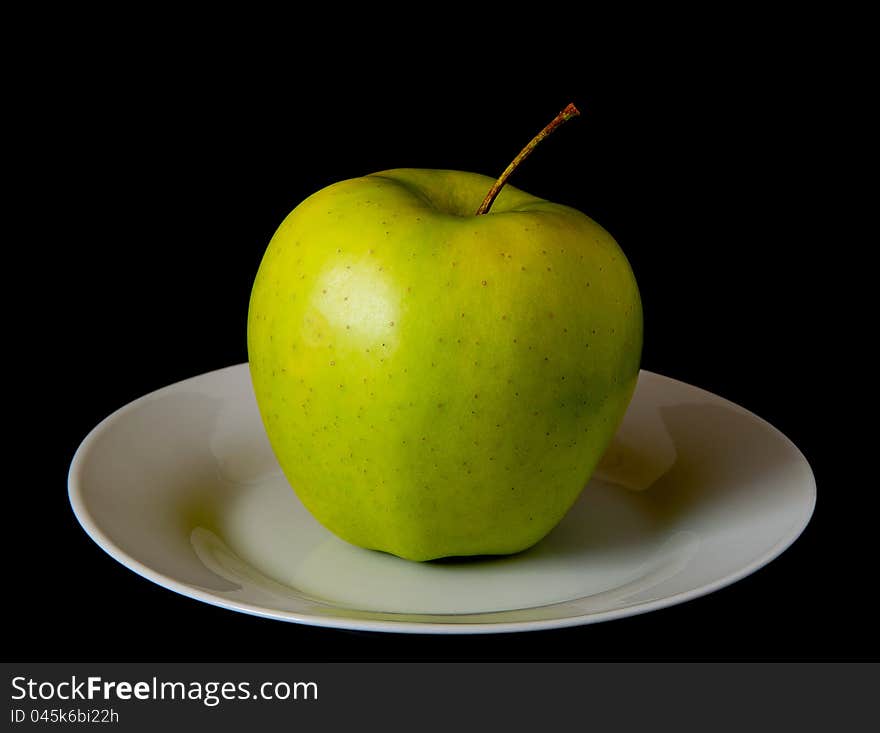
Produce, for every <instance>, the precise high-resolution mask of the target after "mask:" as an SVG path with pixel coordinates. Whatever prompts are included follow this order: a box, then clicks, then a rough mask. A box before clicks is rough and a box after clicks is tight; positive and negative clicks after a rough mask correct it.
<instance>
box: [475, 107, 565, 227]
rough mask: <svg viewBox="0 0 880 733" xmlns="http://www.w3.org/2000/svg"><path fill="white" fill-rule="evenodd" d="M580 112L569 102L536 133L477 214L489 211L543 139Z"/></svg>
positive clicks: (513, 161) (493, 188)
mask: <svg viewBox="0 0 880 733" xmlns="http://www.w3.org/2000/svg"><path fill="white" fill-rule="evenodd" d="M579 114H580V110H579V109H578V108H577V107H575V106H574V105H573V104H571V103H569V104H568V106H566V108H565V109H564V110H562V112H560V113H559V114H558V115H556V117H554V118H553V121H552V122H550V124H549V125H547V127H545V128H544V129H543V130H541V132H539V133H538V134H537V135H535V136H534V137H533V138H532V140H531V142H530V143H529V144H528V145H526V146H525V147H524V148H523V149H522V150H520V151H519V155H517V156H516V157H515V158H514V159H513V160H512V161H511V163H510V165H509V166H507V168H505V169H504V173H502V174H501V176H500V177H499V178H498V180H497V181H495V183H493V184H492V188H490V189H489V193H487V194H486V198H484V199H483V203H481V204H480V208H479V209H477V214H476V215H477V216H479V215H480V214H487V213H489V209H490V208H491V206H492V204H493V203H494V202H495V198H496V197H497V196H498V194H499V193H500V192H501V189H502V188H503V186H504V184H505V183H507V179H508V178H510V174H511V173H513V172H514V171H515V170H516V168H517V166H518V165H519V164H520V163H522V162H523V161H524V160H525V159H526V158H528V157H529V155H531V153H532V151H533V150H534V149H535V147H536V146H537V145H538V143H539V142H541V140H543V139H544V138H545V137H547V135H549V134H550V133H551V132H553V131H554V130H555V129H556V128H557V127H559V126H560V125H561V124H562V123H564V122H568V121H569V120H570V119H571V118H572V117H577V116H578V115H579Z"/></svg>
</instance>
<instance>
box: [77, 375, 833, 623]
mask: <svg viewBox="0 0 880 733" xmlns="http://www.w3.org/2000/svg"><path fill="white" fill-rule="evenodd" d="M247 367H248V362H240V363H237V364H231V365H229V366H225V367H221V368H219V369H212V370H210V371H207V372H203V373H202V374H197V375H195V376H192V377H187V378H185V379H181V380H178V381H176V382H172V383H170V384H167V385H165V386H164V387H160V388H159V389H156V390H153V391H151V392H147V393H146V394H144V395H141V396H140V397H138V398H136V399H134V400H132V401H130V402H128V403H126V404H124V405H122V406H121V407H119V408H117V409H116V410H114V411H113V412H111V413H110V414H109V415H107V416H106V417H105V418H104V419H102V420H101V421H100V422H98V423H97V424H96V425H95V426H94V427H93V428H92V429H91V430H90V431H89V432H88V433H87V434H86V436H85V438H83V440H82V441H81V442H80V444H79V446H78V447H77V449H76V451H75V452H74V454H73V458H72V459H71V462H70V467H69V469H68V473H67V495H68V500H69V502H70V505H71V508H72V509H73V513H74V516H75V517H76V519H77V521H78V522H79V524H80V526H81V527H82V529H83V530H84V531H85V533H86V535H87V536H88V537H89V538H90V539H91V540H92V541H93V542H94V543H95V544H96V545H98V547H100V548H101V549H102V550H104V552H106V553H107V554H108V555H109V556H110V557H112V558H113V559H114V560H116V561H117V562H119V563H120V564H121V565H123V566H124V567H126V568H128V569H129V570H131V571H133V572H134V573H136V574H137V575H140V576H141V577H142V578H144V579H146V580H149V581H151V582H153V583H155V584H156V585H159V586H161V587H163V588H166V589H167V590H170V591H173V592H175V593H177V594H179V595H182V596H184V597H186V598H190V599H192V600H196V601H201V602H202V603H207V604H209V605H212V606H216V607H219V608H225V609H227V610H231V611H237V612H239V613H244V614H247V615H250V616H256V617H259V618H268V619H273V620H277V621H285V622H288V623H299V624H304V625H308V626H318V627H323V628H335V629H346V630H350V631H376V632H392V633H411V634H486V633H497V634H501V633H513V632H523V631H541V630H547V629H561V628H570V627H572V626H583V625H587V624H593V623H599V622H602V621H611V620H614V619H618V618H626V617H630V616H638V615H641V614H643V613H649V612H650V611H657V610H660V609H663V608H668V607H669V606H674V605H678V604H680V603H685V602H687V601H690V600H694V599H696V598H700V597H702V596H705V595H708V594H710V593H714V592H715V591H717V590H720V589H722V588H725V587H726V586H728V585H732V584H733V583H736V582H737V581H739V580H741V579H743V578H745V577H747V576H748V575H751V574H752V573H754V572H756V571H757V570H760V569H761V568H762V567H764V566H765V565H767V564H768V563H770V562H771V561H773V560H775V559H776V558H777V557H779V556H780V555H781V554H782V553H783V552H785V550H787V549H788V548H789V547H791V545H792V544H794V542H795V541H796V540H797V539H798V538H799V537H800V536H801V534H803V532H804V530H805V529H806V528H807V526H808V525H809V523H810V520H811V519H812V517H813V513H814V512H815V508H816V500H817V486H816V477H815V474H814V472H813V469H812V466H810V463H809V461H808V460H807V458H806V456H804V454H803V452H802V451H801V450H800V449H799V448H798V447H797V445H795V443H794V442H793V441H792V440H791V439H790V438H789V437H788V436H786V435H785V433H783V432H782V431H781V430H779V429H778V428H776V427H775V426H774V425H772V424H771V423H769V422H768V421H767V420H765V419H764V418H762V417H760V416H759V415H756V414H755V413H753V412H751V411H750V410H747V409H746V408H744V407H742V406H741V405H739V404H737V403H735V402H732V401H730V400H728V399H727V398H725V397H722V396H720V395H718V394H715V393H714V392H710V391H708V390H705V389H703V388H702V387H697V386H695V385H692V384H690V383H688V382H684V381H682V380H679V379H675V378H673V377H668V376H666V375H663V374H659V373H657V372H653V371H650V370H647V369H640V373H641V372H644V373H645V374H650V375H651V376H652V378H660V379H662V380H668V381H671V382H678V383H679V384H682V385H684V386H686V387H688V388H689V389H692V390H696V391H697V392H698V393H702V394H705V395H709V396H710V397H712V398H714V399H716V400H721V401H722V402H723V403H725V404H726V405H729V406H731V407H734V408H735V409H736V410H738V411H740V412H741V413H744V414H746V415H748V416H749V417H750V418H752V419H754V420H757V421H758V422H759V423H762V424H763V425H764V426H766V427H769V428H770V429H771V430H772V431H773V432H774V433H776V434H777V435H778V436H779V437H781V438H782V439H783V440H784V441H785V442H786V443H787V444H788V446H789V447H790V448H792V449H793V450H794V451H795V453H796V455H798V456H799V457H800V459H801V460H802V461H803V464H804V466H805V467H806V468H807V470H808V472H809V490H810V502H809V509H808V510H807V511H806V512H804V516H803V517H802V518H801V521H800V523H799V524H798V525H796V526H795V528H794V529H792V530H791V531H790V532H789V533H788V534H787V535H785V536H783V537H782V538H781V539H780V540H779V541H778V542H777V543H776V544H774V545H773V546H772V547H770V548H769V549H768V550H767V551H766V552H764V553H763V554H762V555H760V556H759V557H758V558H756V559H755V560H753V561H752V562H751V563H749V564H747V565H744V566H743V567H740V568H738V569H737V570H736V571H734V572H732V573H729V574H727V575H725V576H723V577H721V578H717V579H716V580H714V581H712V582H710V583H706V584H704V585H701V586H699V587H697V588H691V589H690V590H687V591H682V592H681V593H676V594H673V595H669V596H664V597H662V598H657V599H654V600H652V601H645V602H641V603H634V604H631V605H624V606H621V607H618V608H614V609H610V610H607V611H599V612H585V613H583V614H577V615H574V616H565V617H561V618H548V619H540V620H531V621H528V620H524V621H499V622H491V621H486V622H462V623H444V622H438V621H412V620H409V621H405V620H396V619H370V618H356V617H351V616H349V617H346V616H340V617H335V616H317V615H310V614H303V613H297V612H294V611H282V610H273V609H269V608H266V607H264V606H259V605H257V604H252V603H245V602H242V601H236V600H232V599H227V598H223V597H221V596H217V595H215V594H213V593H211V592H209V591H205V590H201V589H199V588H196V587H193V586H191V585H189V584H187V583H184V582H182V581H180V580H177V579H175V578H173V577H170V576H168V575H166V574H165V573H162V572H159V571H157V570H154V569H153V568H151V567H149V566H148V565H145V564H144V563H142V562H140V561H139V560H137V559H136V558H134V557H132V556H131V555H129V554H128V553H127V552H126V551H125V550H123V549H122V548H121V547H119V545H117V544H116V543H115V542H114V541H113V540H112V539H110V537H109V536H108V535H107V534H106V533H105V532H104V531H103V530H102V529H101V528H100V526H99V525H98V523H97V522H95V520H94V518H93V517H92V515H91V513H90V512H89V511H88V508H87V506H86V503H85V499H84V497H83V488H82V481H81V473H82V471H83V467H84V463H85V456H86V455H87V454H88V451H89V448H90V447H91V446H92V444H93V443H94V442H95V441H96V440H97V438H98V436H99V435H100V434H101V433H103V432H104V431H106V430H107V429H108V428H109V427H111V426H112V425H113V423H115V422H116V421H117V420H118V419H119V418H120V417H121V416H122V415H124V414H125V413H126V412H128V411H129V410H131V409H133V408H135V407H136V406H138V405H139V404H140V403H142V402H145V401H147V400H150V399H154V398H155V397H158V396H161V395H162V394H163V393H165V392H171V391H173V390H176V389H178V388H180V386H181V385H184V384H186V383H187V382H191V381H195V380H199V379H203V378H205V377H209V376H212V375H219V374H220V373H221V372H227V371H229V372H231V371H235V370H239V369H242V368H247ZM576 600H577V599H573V600H572V601H570V602H571V603H573V602H575V601H576ZM337 608H342V607H341V606H340V607H337ZM425 615H431V614H425ZM464 615H476V614H464Z"/></svg>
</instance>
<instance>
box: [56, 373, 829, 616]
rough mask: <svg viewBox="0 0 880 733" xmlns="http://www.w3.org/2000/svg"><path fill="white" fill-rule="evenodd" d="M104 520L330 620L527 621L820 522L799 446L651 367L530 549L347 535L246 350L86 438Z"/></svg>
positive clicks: (772, 543)
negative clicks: (310, 504) (291, 473)
mask: <svg viewBox="0 0 880 733" xmlns="http://www.w3.org/2000/svg"><path fill="white" fill-rule="evenodd" d="M68 486H69V492H70V502H71V504H72V506H73V510H74V512H75V513H76V516H77V519H78V520H79V522H80V524H82V526H83V528H84V529H85V531H86V532H87V533H88V534H89V536H90V537H91V538H92V539H93V540H95V542H97V543H98V544H99V545H100V546H101V547H102V548H104V550H106V551H107V552H108V553H109V554H110V555H111V556H113V557H114V558H116V559H117V560H118V561H119V562H121V563H122V564H123V565H125V566H126V567H128V568H130V569H131V570H134V571H135V572H136V573H139V574H140V575H142V576H144V577H145V578H148V579H149V580H152V581H153V582H155V583H158V584H159V585H162V586H164V587H166V588H170V589H171V590H174V591H177V592H178V593H182V594H183V595H185V596H189V597H191V598H196V599H198V600H201V601H205V602H206V603H212V604H214V605H217V606H223V607H224V608H229V609H232V610H235V611H241V612H244V613H251V614H254V615H257V616H265V617H268V618H276V619H281V620H284V621H296V622H300V623H306V624H314V625H317V626H331V627H342V628H348V629H366V630H373V631H409V632H421V633H424V632H430V633H473V632H501V631H524V630H531V629H546V628H556V627H562V626H572V625H576V624H585V623H591V622H595V621H604V620H607V619H612V618H619V617H622V616H631V615H633V614H637V613H643V612H645V611H650V610H653V609H656V608H663V607H665V606H670V605H672V604H675V603H680V602H682V601H686V600H688V599H691V598H695V597H697V596H700V595H703V594H705V593H709V592H711V591H713V590H716V589H718V588H721V587H723V586H725V585H728V584H730V583H732V582H734V581H736V580H738V579H739V578H742V577H744V576H746V575H748V574H749V573H751V572H754V571H755V570H756V569H758V568H760V567H761V566H762V565H764V564H766V563H767V562H769V561H770V560H772V559H773V558H775V557H776V556H778V555H779V554H780V553H781V552H782V551H783V550H785V548H786V547H788V546H789V545H790V544H791V543H792V542H793V541H794V540H795V539H796V538H797V537H798V535H800V533H801V532H802V531H803V529H804V527H805V526H806V525H807V522H808V521H809V519H810V516H811V514H812V512H813V506H814V504H815V499H816V485H815V481H814V479H813V474H812V472H811V471H810V467H809V465H808V464H807V462H806V460H805V459H804V457H803V455H802V454H801V453H800V451H798V449H797V448H796V447H795V446H794V445H793V444H792V443H791V442H790V441H789V440H788V439H787V438H786V437H785V436H784V435H782V434H781V433H780V432H779V431H777V430H776V429H775V428H773V427H772V426H771V425H769V424H768V423H766V422H764V421H763V420H761V419H760V418H758V417H756V416H755V415H753V414H751V413H750V412H747V411H746V410H744V409H742V408H741V407H738V406H737V405H734V404H733V403H731V402H728V401H727V400H724V399H722V398H720V397H717V396H715V395H713V394H710V393H708V392H705V391H703V390H701V389H697V388H696V387H692V386H689V385H687V384H683V383H682V382H677V381H675V380H672V379H669V378H667V377H662V376H659V375H657V374H653V373H651V372H645V371H643V372H642V373H641V375H640V379H639V385H638V388H637V390H636V393H635V397H634V398H633V401H632V404H631V405H630V408H629V411H628V412H627V415H626V418H625V420H624V422H623V425H622V426H621V429H620V431H619V432H618V435H617V437H616V438H615V441H614V444H613V445H612V447H611V449H610V450H609V452H608V453H607V454H606V456H605V458H604V459H603V462H602V465H601V466H600V469H599V471H598V472H597V475H596V476H594V478H593V479H592V480H591V481H590V483H589V484H588V486H587V487H586V489H585V490H584V492H583V494H582V496H581V498H580V499H579V500H578V501H577V503H576V504H575V506H574V507H573V509H572V510H571V511H570V512H569V514H568V515H567V516H566V517H565V519H564V520H563V521H562V523H561V524H560V525H559V526H558V527H557V528H556V529H555V530H554V531H553V532H552V533H551V534H550V535H549V536H548V537H547V538H546V539H544V540H543V541H542V542H540V543H539V544H538V545H537V546H535V547H534V548H532V549H531V550H528V551H526V552H524V553H521V554H519V555H515V556H511V557H504V558H496V559H480V560H469V561H461V562H434V563H422V564H418V563H412V562H408V561H406V560H401V559H398V558H396V557H393V556H391V555H386V554H383V553H378V552H372V551H369V550H362V549H360V548H357V547H353V546H351V545H348V544H346V543H345V542H343V541H342V540H339V539H337V538H336V537H335V536H333V535H331V534H330V533H329V532H328V531H326V530H325V529H323V527H321V526H320V525H319V524H318V523H317V522H316V521H315V520H314V519H312V517H311V515H310V514H309V513H308V512H307V511H306V510H305V508H304V507H303V506H302V504H301V503H300V502H299V500H298V499H297V498H296V495H295V494H294V492H293V491H292V490H291V488H290V486H289V485H288V483H287V481H286V480H285V478H284V476H283V474H282V473H281V471H280V469H279V467H278V464H277V462H276V460H275V457H274V456H273V454H272V450H271V448H270V446H269V443H268V440H267V439H266V435H265V432H264V429H263V426H262V423H261V421H260V417H259V413H258V411H257V407H256V403H255V401H254V395H253V391H252V388H251V382H250V375H249V373H248V368H247V365H246V364H239V365H237V366H233V367H228V368H226V369H220V370H218V371H215V372H210V373H208V374H204V375H202V376H199V377H194V378H192V379H187V380H186V381H183V382H179V383H177V384H173V385H171V386H169V387H165V388H164V389H160V390H158V391H157V392H153V393H152V394H149V395H146V396H145V397H142V398H140V399H138V400H136V401H134V402H132V403H131V404H129V405H127V406H125V407H123V408H122V409H120V410H118V411H117V412H115V413H114V414H112V415H111V416H110V417H108V418H107V419H105V420H104V421H103V422H101V423H100V424H99V425H98V426H97V427H96V428H95V429H94V430H92V432H91V433H90V434H89V435H88V437H86V439H85V440H84V441H83V443H82V445H81V446H80V447H79V449H78V450H77V452H76V455H75V456H74V458H73V462H72V464H71V467H70V475H69V480H68Z"/></svg>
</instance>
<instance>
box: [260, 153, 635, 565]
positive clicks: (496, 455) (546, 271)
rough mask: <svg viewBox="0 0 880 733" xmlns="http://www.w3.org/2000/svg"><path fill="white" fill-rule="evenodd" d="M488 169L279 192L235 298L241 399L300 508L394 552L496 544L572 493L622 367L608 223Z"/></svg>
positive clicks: (598, 446)
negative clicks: (255, 267)
mask: <svg viewBox="0 0 880 733" xmlns="http://www.w3.org/2000/svg"><path fill="white" fill-rule="evenodd" d="M492 184H493V179H491V178H487V177H485V176H481V175H477V174H474V173H464V172H459V171H449V170H419V169H399V170H388V171H384V172H381V173H376V174H373V175H368V176H364V177H361V178H355V179H352V180H347V181H342V182H340V183H336V184H333V185H331V186H328V187H327V188H325V189H323V190H321V191H319V192H317V193H315V194H314V195H312V196H311V197H309V198H308V199H306V200H305V201H303V202H302V203H301V204H300V205H299V206H297V207H296V208H295V209H294V210H293V212H291V213H290V214H289V215H288V216H287V218H286V219H285V220H284V222H283V223H282V225H281V227H280V228H279V229H278V231H277V232H276V233H275V235H274V237H273V238H272V240H271V242H270V244H269V246H268V249H267V251H266V253H265V256H264V258H263V261H262V263H261V265H260V268H259V272H258V274H257V277H256V281H255V283H254V286H253V292H252V295H251V301H250V310H249V314H248V353H249V359H250V370H251V375H252V380H253V386H254V391H255V394H256V398H257V403H258V405H259V409H260V412H261V415H262V418H263V421H264V424H265V427H266V432H267V434H268V436H269V440H270V442H271V444H272V447H273V450H274V452H275V455H276V456H277V458H278V461H279V463H280V464H281V467H282V469H283V470H284V473H285V475H286V476H287V478H288V480H289V481H290V483H291V485H292V486H293V488H294V489H295V490H296V492H297V494H298V496H299V497H300V499H301V500H302V502H303V504H304V505H305V506H306V507H307V508H308V510H309V511H310V512H311V513H312V514H313V515H314V516H315V517H316V518H317V519H318V521H320V522H321V523H322V524H323V525H324V526H325V527H327V528H328V529H329V530H331V531H332V532H334V533H335V534H336V535H338V536H339V537H341V538H342V539H344V540H347V541H348V542H350V543H352V544H355V545H359V546H361V547H365V548H372V549H376V550H384V551H386V552H390V553H393V554H395V555H398V556H400V557H403V558H407V559H410V560H429V559H433V558H440V557H447V556H463V555H489V554H508V553H514V552H518V551H520V550H524V549H526V548H528V547H530V546H532V545H533V544H535V543H536V542H538V541H539V540H540V539H541V538H543V537H544V536H545V535H546V534H547V533H548V532H550V530H552V529H553V527H554V526H555V525H556V524H557V523H558V522H559V521H560V520H561V519H562V517H563V516H564V515H565V513H566V511H567V510H568V509H569V507H570V506H571V505H572V503H573V502H574V501H575V499H576V498H577V497H578V495H579V494H580V492H581V490H582V488H583V487H584V485H585V483H586V482H587V480H588V479H589V477H590V475H591V473H592V472H593V470H594V468H595V467H596V464H597V463H598V461H599V459H600V458H601V456H602V454H603V452H604V451H605V448H606V447H607V445H608V444H609V442H610V440H611V438H612V436H613V434H614V432H615V430H616V428H617V426H618V424H619V422H620V420H621V418H622V417H623V414H624V412H625V410H626V407H627V405H628V403H629V400H630V398H631V396H632V393H633V389H634V388H635V384H636V379H637V377H638V372H639V360H640V356H641V347H642V310H641V301H640V298H639V292H638V288H637V286H636V281H635V278H634V276H633V272H632V270H631V268H630V265H629V263H628V262H627V260H626V258H625V256H624V254H623V253H622V251H621V250H620V248H619V247H618V245H617V244H616V242H615V241H614V239H612V237H611V236H610V235H609V234H608V233H607V232H606V231H605V230H604V229H602V227H600V226H599V225H598V224H597V223H595V222H594V221H592V220H591V219H590V218H588V217H587V216H586V215H584V214H582V213H581V212H579V211H576V210H575V209H572V208H569V207H567V206H563V205H560V204H555V203H551V202H549V201H546V200H543V199H540V198H537V197H535V196H531V195H529V194H527V193H525V192H523V191H520V190H517V189H515V188H512V187H510V186H507V187H505V188H504V189H503V190H501V192H500V195H499V196H498V198H497V201H496V202H495V204H494V206H493V208H492V209H491V211H490V212H489V213H487V214H485V215H475V214H474V211H475V210H476V209H477V206H478V205H479V203H480V201H481V200H482V199H483V197H484V195H485V194H486V191H487V190H489V188H490V187H491V186H492Z"/></svg>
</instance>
